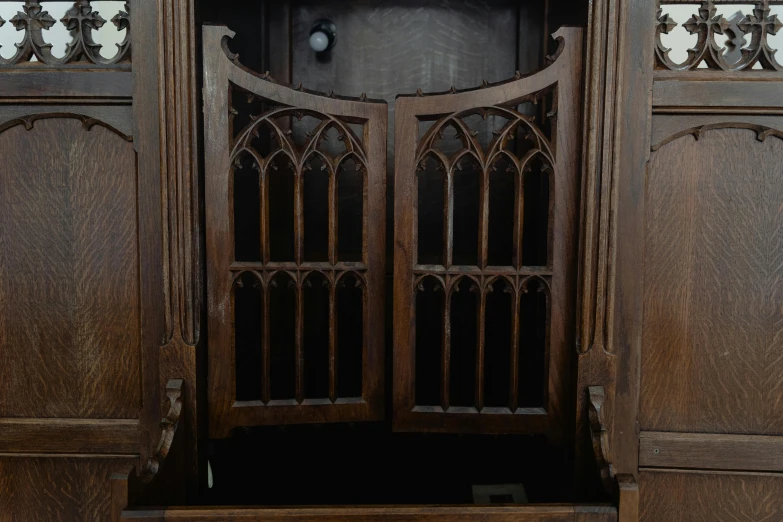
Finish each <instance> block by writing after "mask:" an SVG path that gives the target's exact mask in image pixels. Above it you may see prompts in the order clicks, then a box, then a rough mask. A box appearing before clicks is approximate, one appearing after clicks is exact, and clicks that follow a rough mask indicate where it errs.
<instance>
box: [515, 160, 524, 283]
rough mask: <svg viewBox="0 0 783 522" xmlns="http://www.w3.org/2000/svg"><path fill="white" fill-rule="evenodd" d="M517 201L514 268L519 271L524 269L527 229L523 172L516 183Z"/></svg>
mask: <svg viewBox="0 0 783 522" xmlns="http://www.w3.org/2000/svg"><path fill="white" fill-rule="evenodd" d="M514 185H515V187H514V190H515V192H516V200H515V205H514V259H513V262H514V267H515V268H516V269H517V270H519V269H521V268H522V239H523V238H522V234H523V230H524V227H525V174H524V172H523V171H521V170H518V171H517V177H516V183H515V184H514Z"/></svg>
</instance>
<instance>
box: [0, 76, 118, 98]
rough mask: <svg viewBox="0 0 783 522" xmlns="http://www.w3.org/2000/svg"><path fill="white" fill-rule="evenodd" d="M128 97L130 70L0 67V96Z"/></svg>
mask: <svg viewBox="0 0 783 522" xmlns="http://www.w3.org/2000/svg"><path fill="white" fill-rule="evenodd" d="M31 95H34V96H35V97H36V98H49V97H61V98H85V97H89V98H94V97H98V98H131V97H132V96H133V73H131V72H130V71H127V72H101V73H94V72H88V71H78V72H76V71H62V70H60V71H52V72H40V71H39V72H28V71H7V70H3V81H2V83H0V97H3V98H7V97H11V98H22V97H28V96H31Z"/></svg>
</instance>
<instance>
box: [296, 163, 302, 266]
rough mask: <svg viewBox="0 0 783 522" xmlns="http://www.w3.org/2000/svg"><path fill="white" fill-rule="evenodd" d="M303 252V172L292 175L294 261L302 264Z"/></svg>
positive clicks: (297, 171)
mask: <svg viewBox="0 0 783 522" xmlns="http://www.w3.org/2000/svg"><path fill="white" fill-rule="evenodd" d="M303 252H304V170H303V168H299V169H297V170H296V172H295V174H294V260H295V261H296V264H297V265H301V264H302V260H303Z"/></svg>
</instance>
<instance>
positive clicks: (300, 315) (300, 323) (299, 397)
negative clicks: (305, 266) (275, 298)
mask: <svg viewBox="0 0 783 522" xmlns="http://www.w3.org/2000/svg"><path fill="white" fill-rule="evenodd" d="M300 277H301V275H299V277H298V278H300ZM303 288H304V284H303V283H302V282H301V281H300V282H298V283H297V284H296V336H295V337H296V340H295V350H296V351H295V357H296V377H295V379H296V382H295V386H296V402H298V403H300V404H301V403H302V401H304V354H303V350H302V348H303V346H302V343H303V341H304V339H303V338H304V291H303Z"/></svg>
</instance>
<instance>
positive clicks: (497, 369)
mask: <svg viewBox="0 0 783 522" xmlns="http://www.w3.org/2000/svg"><path fill="white" fill-rule="evenodd" d="M555 36H556V38H557V39H558V40H559V43H560V49H559V50H558V53H557V54H556V56H555V58H554V63H552V64H551V65H549V66H548V67H547V68H546V69H544V70H543V71H542V72H539V73H537V74H534V75H532V76H529V77H525V78H520V77H519V76H518V77H516V78H514V79H512V80H510V81H508V82H504V83H501V84H498V85H492V86H490V85H488V84H486V83H485V84H484V87H483V88H480V89H476V90H473V91H468V92H461V93H457V92H456V91H454V92H452V93H447V94H440V95H434V96H428V95H424V94H423V93H421V91H419V94H418V95H417V96H413V97H401V98H399V99H398V101H397V113H396V122H395V140H396V154H395V156H396V161H397V165H396V174H395V176H396V180H395V183H396V185H395V219H396V221H395V234H396V240H395V245H396V251H395V274H394V278H395V282H394V284H395V289H394V299H395V305H394V306H395V309H394V324H395V326H394V348H395V353H394V358H395V368H394V372H395V378H394V395H395V400H394V406H395V427H396V428H398V429H402V430H438V431H474V432H536V433H551V434H552V435H555V436H557V435H561V434H562V432H561V431H560V429H559V428H560V427H561V423H563V422H569V421H570V418H569V417H567V415H569V413H570V412H571V411H572V410H571V406H570V405H569V399H568V397H569V393H570V391H571V385H572V383H571V377H570V375H571V373H570V372H571V370H570V364H569V356H570V355H571V353H573V352H572V350H573V346H574V344H573V343H574V302H573V301H574V292H575V261H576V257H575V256H576V250H577V246H578V245H577V240H576V237H577V236H576V219H577V216H576V211H577V204H578V203H577V194H578V191H579V178H578V169H577V160H578V157H577V156H578V147H577V139H578V134H579V117H578V111H579V109H578V107H579V100H580V94H581V93H580V87H579V84H580V82H579V78H580V73H579V71H580V69H581V32H580V31H579V30H576V29H564V30H561V32H559V33H557V34H556V35H555ZM527 104H530V105H532V106H526V105H527ZM531 114H537V115H538V117H533V116H530V115H531Z"/></svg>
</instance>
